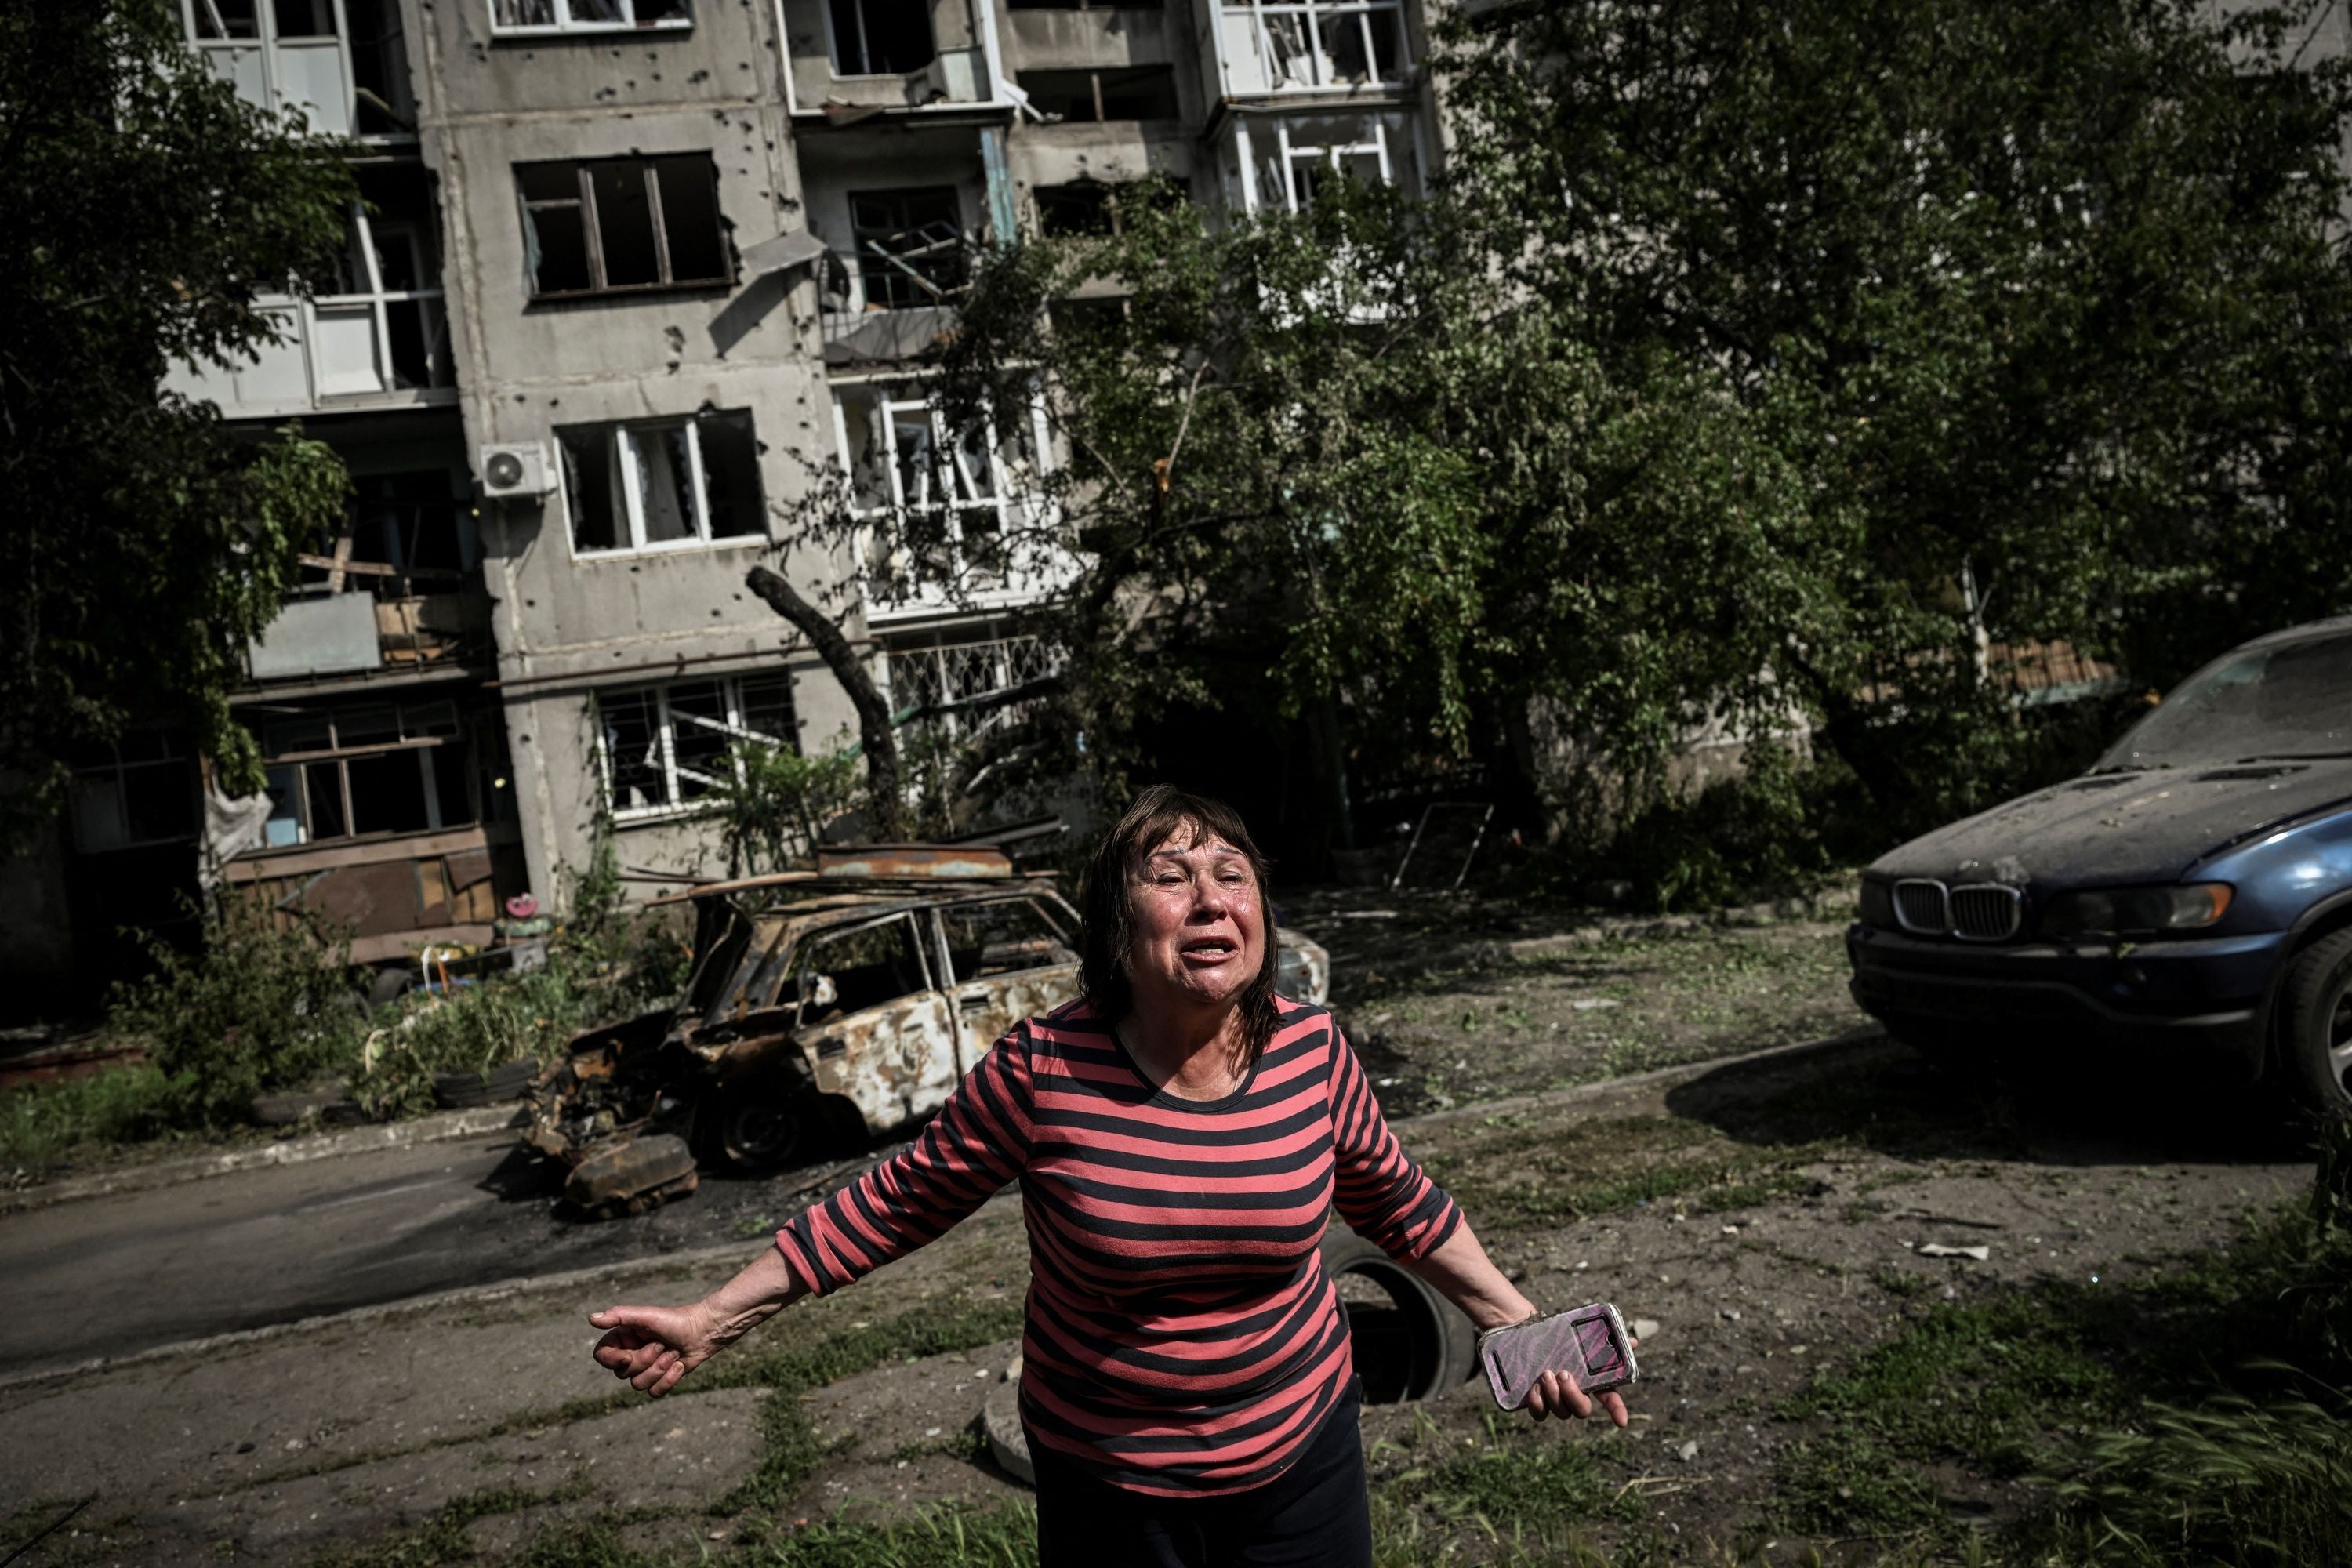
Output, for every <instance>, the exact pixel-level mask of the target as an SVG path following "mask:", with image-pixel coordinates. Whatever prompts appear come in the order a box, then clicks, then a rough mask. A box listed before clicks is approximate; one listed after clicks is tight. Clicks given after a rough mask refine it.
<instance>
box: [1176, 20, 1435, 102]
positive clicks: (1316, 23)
mask: <svg viewBox="0 0 2352 1568" xmlns="http://www.w3.org/2000/svg"><path fill="white" fill-rule="evenodd" d="M1217 52H1218V54H1219V57H1220V58H1219V60H1218V65H1219V68H1221V70H1222V71H1223V77H1224V84H1223V85H1224V91H1225V92H1226V94H1227V95H1228V96H1231V97H1235V98H1255V97H1261V96H1268V95H1283V94H1291V93H1318V92H1360V91H1364V90H1368V89H1394V88H1398V87H1402V86H1403V85H1404V84H1405V83H1406V82H1407V81H1408V80H1409V79H1410V78H1411V75H1412V49H1411V47H1410V45H1409V43H1408V41H1407V38H1406V36H1405V22H1404V8H1403V7H1402V5H1399V4H1397V3H1396V0H1386V3H1378V0H1376V3H1374V4H1370V5H1349V4H1324V3H1319V0H1309V3H1307V4H1303V5H1297V4H1284V3H1269V0H1256V3H1253V4H1248V5H1230V4H1228V5H1223V6H1221V7H1220V9H1219V26H1218V30H1217Z"/></svg>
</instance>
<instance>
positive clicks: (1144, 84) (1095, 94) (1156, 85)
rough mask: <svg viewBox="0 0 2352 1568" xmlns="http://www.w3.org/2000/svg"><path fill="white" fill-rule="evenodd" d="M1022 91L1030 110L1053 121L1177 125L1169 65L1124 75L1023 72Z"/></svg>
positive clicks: (1133, 69) (1128, 71) (1119, 72)
mask: <svg viewBox="0 0 2352 1568" xmlns="http://www.w3.org/2000/svg"><path fill="white" fill-rule="evenodd" d="M1019 81H1020V86H1021V90H1022V91H1024V92H1025V93H1027V94H1028V95H1029V103H1030V107H1031V108H1033V109H1034V110H1037V112H1038V113H1040V114H1042V115H1045V117H1046V118H1047V119H1049V120H1065V121H1074V122H1079V121H1083V122H1088V123H1091V122H1096V121H1110V120H1174V119H1177V118H1179V116H1180V113H1181V110H1179V109H1178V108H1177V104H1176V72H1175V69H1174V68H1172V67H1170V66H1137V67H1130V68H1126V69H1122V70H1087V71H1023V72H1021V73H1020V77H1019Z"/></svg>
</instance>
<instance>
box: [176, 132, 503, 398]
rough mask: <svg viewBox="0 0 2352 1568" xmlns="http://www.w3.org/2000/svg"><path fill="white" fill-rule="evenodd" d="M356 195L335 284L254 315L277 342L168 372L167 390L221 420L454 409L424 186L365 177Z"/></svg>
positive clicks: (403, 176) (418, 174) (411, 172)
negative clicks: (274, 329) (213, 407)
mask: <svg viewBox="0 0 2352 1568" xmlns="http://www.w3.org/2000/svg"><path fill="white" fill-rule="evenodd" d="M361 190H362V195H363V196H364V197H365V198H366V200H365V201H364V202H362V204H361V205H359V206H358V207H357V208H355V209H354V211H353V213H352V226H351V232H350V237H349V240H348V243H347V244H346V245H345V247H344V250H343V254H342V256H341V258H340V264H339V266H338V267H337V269H336V274H335V276H334V277H333V278H331V279H328V280H326V282H325V284H324V286H323V288H322V289H321V291H320V292H319V293H317V294H315V295H313V296H312V297H310V299H308V300H302V299H289V298H281V299H279V300H275V301H269V302H265V304H264V305H263V307H262V308H263V310H265V312H266V313H267V314H268V315H269V316H270V317H271V318H272V319H273V320H274V321H276V322H277V324H278V331H279V339H278V342H275V343H265V344H262V345H260V346H258V347H257V348H256V349H255V350H254V351H253V352H252V353H250V354H248V355H247V356H244V357H241V358H240V359H238V360H237V361H236V362H234V363H229V364H225V365H224V364H212V363H206V364H202V365H194V366H188V365H182V366H177V367H174V369H173V372H172V374H169V375H168V376H167V377H166V378H165V384H166V385H167V386H169V387H170V388H172V389H173V391H177V392H182V393H185V394H186V395H188V396H190V397H195V398H202V399H204V400H205V401H208V402H212V403H216V404H218V405H220V410H221V413H222V414H223V415H224V416H226V417H228V418H231V419H239V418H281V417H284V416H289V415H299V414H311V413H325V412H330V411H334V410H338V409H352V408H367V407H398V406H402V405H422V404H436V403H453V402H455V401H456V400H457V377H456V375H455V374H454V373H453V370H452V366H451V363H450V356H449V322H448V317H447V315H446V311H445V310H444V307H443V302H442V289H441V265H440V256H439V246H438V245H437V243H436V230H437V227H438V224H437V213H436V208H435V206H434V205H433V198H432V194H431V181H430V176H428V175H427V174H425V172H424V171H423V170H422V169H420V168H417V167H416V166H415V165H414V164H405V165H398V166H395V167H393V168H389V169H371V170H368V171H367V172H366V176H365V178H364V179H363V180H362V184H361ZM371 207H373V209H374V210H373V212H371V211H370V210H369V209H370V208H371Z"/></svg>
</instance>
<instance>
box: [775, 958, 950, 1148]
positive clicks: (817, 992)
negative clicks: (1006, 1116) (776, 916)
mask: <svg viewBox="0 0 2352 1568" xmlns="http://www.w3.org/2000/svg"><path fill="white" fill-rule="evenodd" d="M926 934H927V933H926V931H925V930H924V928H923V926H921V925H919V924H918V922H917V919H916V917H915V916H914V915H913V914H909V913H903V912H902V913H898V914H890V915H884V916H881V917H879V918H878V919H875V920H869V921H859V922H857V923H856V924H851V925H842V926H835V927H833V928H831V929H830V930H825V931H812V932H810V933H809V934H808V935H807V936H805V937H803V939H802V941H801V943H800V946H799V947H798V948H797V949H796V950H795V951H794V952H793V963H792V972H791V974H790V977H789V979H788V980H787V982H786V984H787V986H788V987H789V988H790V989H789V992H788V994H792V995H796V996H797V997H798V999H799V1010H800V1011H799V1017H800V1034H799V1039H800V1044H801V1048H802V1050H803V1052H805V1053H806V1055H807V1058H808V1062H809V1066H810V1068H812V1070H813V1072H814V1077H815V1081H816V1087H817V1089H819V1090H820V1091H821V1092H823V1093H825V1094H837V1095H839V1096H841V1097H842V1098H843V1099H845V1100H848V1101H849V1102H850V1103H851V1104H853V1105H855V1106H856V1107H857V1113H858V1114H859V1115H860V1116H862V1117H863V1118H865V1121H866V1128H867V1129H868V1130H869V1131H874V1132H887V1131H892V1130H893V1129H896V1128H898V1127H902V1126H904V1125H906V1124H907V1123H908V1122H909V1121H917V1120H919V1119H920V1118H922V1117H926V1116H929V1115H930V1114H931V1113H932V1112H933V1111H936V1110H939V1108H940V1106H942V1105H944V1104H946V1103H947V1098H948V1095H949V1094H950V1092H952V1091H953V1090H954V1089H955V1086H956V1084H957V1082H958V1081H959V1080H961V1078H962V1077H963V1070H962V1062H961V1053H960V1051H959V1050H958V1048H957V1042H958V1033H957V1027H956V1022H955V1016H954V1013H953V1011H952V1009H951V1008H950V1006H949V1005H948V999H947V997H946V996H945V995H944V994H941V992H940V989H939V987H938V986H937V985H935V984H933V983H932V966H933V964H934V963H937V962H938V955H937V951H936V949H935V948H933V947H932V944H931V943H930V942H928V941H926V940H925V936H926ZM927 950H928V951H927Z"/></svg>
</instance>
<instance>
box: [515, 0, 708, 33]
mask: <svg viewBox="0 0 2352 1568" xmlns="http://www.w3.org/2000/svg"><path fill="white" fill-rule="evenodd" d="M679 3H680V4H682V5H685V7H686V15H685V16H669V17H663V18H660V19H658V20H656V21H651V22H640V21H637V20H636V19H635V17H636V11H637V0H618V4H619V5H620V8H621V13H622V16H623V17H624V19H623V20H621V21H618V22H603V21H584V22H583V21H575V20H573V19H572V0H549V4H551V5H553V6H554V8H555V16H556V20H554V21H552V22H511V23H510V22H501V21H499V0H488V5H489V11H490V36H491V37H494V38H570V37H612V36H613V35H614V34H615V33H629V34H635V33H684V32H691V31H692V30H693V28H694V0H679Z"/></svg>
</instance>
